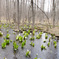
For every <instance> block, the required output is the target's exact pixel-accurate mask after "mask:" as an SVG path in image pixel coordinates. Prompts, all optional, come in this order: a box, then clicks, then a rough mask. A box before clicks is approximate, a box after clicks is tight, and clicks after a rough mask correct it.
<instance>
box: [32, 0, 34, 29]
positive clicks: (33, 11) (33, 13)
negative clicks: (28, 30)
mask: <svg viewBox="0 0 59 59" xmlns="http://www.w3.org/2000/svg"><path fill="white" fill-rule="evenodd" d="M31 6H32V15H33V19H32V22H33V24H32V27H33V29H34V25H35V18H34V17H35V15H34V5H33V0H31Z"/></svg>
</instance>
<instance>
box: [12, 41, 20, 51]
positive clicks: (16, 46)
mask: <svg viewBox="0 0 59 59" xmlns="http://www.w3.org/2000/svg"><path fill="white" fill-rule="evenodd" d="M18 47H19V46H18V45H17V43H16V42H15V41H14V42H13V49H14V50H15V51H16V50H18Z"/></svg>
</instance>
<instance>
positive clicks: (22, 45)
mask: <svg viewBox="0 0 59 59" xmlns="http://www.w3.org/2000/svg"><path fill="white" fill-rule="evenodd" d="M25 44H26V40H24V41H23V42H22V44H21V48H23V47H24V46H25Z"/></svg>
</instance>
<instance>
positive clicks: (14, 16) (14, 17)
mask: <svg viewBox="0 0 59 59" xmlns="http://www.w3.org/2000/svg"><path fill="white" fill-rule="evenodd" d="M15 2H16V1H15V0H14V14H13V20H14V22H15V23H16V11H15V7H16V5H15Z"/></svg>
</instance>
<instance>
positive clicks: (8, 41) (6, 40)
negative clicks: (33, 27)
mask: <svg viewBox="0 0 59 59" xmlns="http://www.w3.org/2000/svg"><path fill="white" fill-rule="evenodd" d="M9 44H10V40H8V39H4V42H3V43H2V48H6V45H9Z"/></svg>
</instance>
